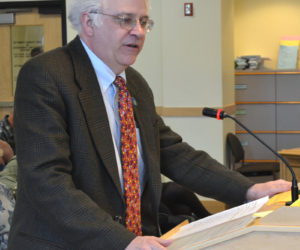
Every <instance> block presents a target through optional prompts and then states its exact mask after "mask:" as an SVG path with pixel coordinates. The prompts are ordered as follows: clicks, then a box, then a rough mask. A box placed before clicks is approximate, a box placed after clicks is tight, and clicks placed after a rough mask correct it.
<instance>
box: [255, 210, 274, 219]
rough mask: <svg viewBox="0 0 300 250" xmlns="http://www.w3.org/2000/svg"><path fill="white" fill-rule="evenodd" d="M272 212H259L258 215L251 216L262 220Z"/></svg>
mask: <svg viewBox="0 0 300 250" xmlns="http://www.w3.org/2000/svg"><path fill="white" fill-rule="evenodd" d="M272 212H273V211H272V210H269V211H264V212H260V213H255V214H253V216H254V217H256V218H263V217H265V216H267V215H268V214H270V213H272Z"/></svg>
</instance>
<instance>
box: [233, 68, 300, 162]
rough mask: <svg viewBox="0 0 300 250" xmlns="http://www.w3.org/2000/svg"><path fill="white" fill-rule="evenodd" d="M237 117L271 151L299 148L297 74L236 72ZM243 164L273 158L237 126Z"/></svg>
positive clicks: (299, 87) (299, 81)
mask: <svg viewBox="0 0 300 250" xmlns="http://www.w3.org/2000/svg"><path fill="white" fill-rule="evenodd" d="M235 96H236V105H237V110H236V118H237V119H238V120H240V121H241V122H242V123H243V124H244V125H245V126H247V127H248V128H249V129H250V130H252V131H253V132H254V133H255V134H256V135H257V136H258V137H260V138H261V139H262V140H263V141H265V142H266V143H267V144H268V145H269V146H270V147H272V148H273V149H274V150H276V151H279V150H282V149H288V148H295V147H299V146H300V71H294V72H282V71H268V72H260V71H255V72H254V71H253V72H249V71H248V72H247V71H242V72H236V74H235ZM236 134H237V135H238V137H239V138H240V140H241V143H242V145H243V147H244V149H245V159H246V161H253V162H277V159H276V157H275V156H274V155H273V154H272V153H271V152H270V151H269V150H268V149H267V148H265V147H264V146H262V145H261V144H260V143H259V142H258V141H257V140H256V139H255V138H253V137H252V136H251V135H249V134H248V133H247V132H246V131H244V130H243V129H242V128H241V127H239V126H238V125H237V126H236Z"/></svg>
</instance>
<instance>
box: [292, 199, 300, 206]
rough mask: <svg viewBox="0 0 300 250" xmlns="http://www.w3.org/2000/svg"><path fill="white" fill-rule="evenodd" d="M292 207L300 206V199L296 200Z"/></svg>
mask: <svg viewBox="0 0 300 250" xmlns="http://www.w3.org/2000/svg"><path fill="white" fill-rule="evenodd" d="M291 207H300V199H298V200H296V201H295V202H294V203H293V204H292V205H291Z"/></svg>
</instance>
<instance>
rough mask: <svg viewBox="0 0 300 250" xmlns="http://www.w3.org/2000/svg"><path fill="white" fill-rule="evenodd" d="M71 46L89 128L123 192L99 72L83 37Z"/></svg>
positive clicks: (100, 153)
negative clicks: (85, 48)
mask: <svg viewBox="0 0 300 250" xmlns="http://www.w3.org/2000/svg"><path fill="white" fill-rule="evenodd" d="M68 48H69V51H70V54H71V57H72V60H73V64H74V72H75V79H76V81H77V84H78V85H79V87H80V88H81V92H80V94H79V96H78V98H79V101H80V103H81V106H82V109H83V111H84V113H85V117H86V122H87V124H88V128H89V130H90V133H91V136H92V138H93V141H94V144H95V147H96V149H97V151H98V153H99V155H100V158H101V160H102V161H103V163H104V165H105V167H106V169H107V171H108V173H109V174H110V176H111V178H112V180H113V182H114V183H115V185H116V187H117V189H118V190H119V192H120V195H121V196H122V189H121V184H120V178H119V173H118V166H117V162H116V157H115V151H114V146H113V141H112V135H111V131H110V127H109V121H108V117H107V113H106V109H105V104H104V101H103V97H102V94H101V90H100V86H99V83H98V80H97V76H96V74H95V71H94V69H93V66H92V64H91V62H90V59H89V57H88V55H87V54H86V52H85V50H84V48H83V46H82V44H81V42H80V39H79V37H77V38H75V39H74V40H73V41H72V42H71V43H70V44H69V45H68Z"/></svg>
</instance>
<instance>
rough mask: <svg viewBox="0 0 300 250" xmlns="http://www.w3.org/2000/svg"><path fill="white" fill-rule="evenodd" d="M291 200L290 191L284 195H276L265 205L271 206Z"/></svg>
mask: <svg viewBox="0 0 300 250" xmlns="http://www.w3.org/2000/svg"><path fill="white" fill-rule="evenodd" d="M290 200H291V191H287V192H284V193H280V194H277V195H274V196H273V197H272V198H270V200H269V201H268V203H267V205H272V204H275V203H278V202H286V201H290Z"/></svg>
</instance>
